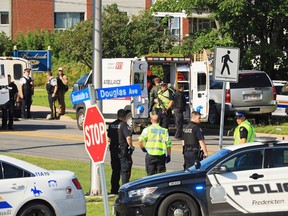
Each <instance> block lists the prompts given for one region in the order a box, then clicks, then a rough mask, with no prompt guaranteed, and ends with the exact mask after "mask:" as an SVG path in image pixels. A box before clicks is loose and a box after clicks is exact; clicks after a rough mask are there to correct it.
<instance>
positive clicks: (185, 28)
mask: <svg viewBox="0 0 288 216" xmlns="http://www.w3.org/2000/svg"><path fill="white" fill-rule="evenodd" d="M182 22H183V29H182V38H185V37H186V35H188V34H189V20H188V19H185V18H183V19H182Z"/></svg>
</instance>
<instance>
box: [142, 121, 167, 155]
mask: <svg viewBox="0 0 288 216" xmlns="http://www.w3.org/2000/svg"><path fill="white" fill-rule="evenodd" d="M146 132H147V133H146ZM139 140H142V141H144V142H145V149H146V150H147V153H148V154H149V155H154V156H161V155H164V154H166V153H167V148H169V147H171V146H172V144H171V140H170V138H169V134H168V129H166V128H162V127H161V126H160V125H159V124H152V125H150V126H149V127H147V128H146V130H145V129H144V131H143V132H142V134H141V135H140V137H139Z"/></svg>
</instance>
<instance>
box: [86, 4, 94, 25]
mask: <svg viewBox="0 0 288 216" xmlns="http://www.w3.org/2000/svg"><path fill="white" fill-rule="evenodd" d="M92 4H93V2H92V0H86V5H87V7H86V14H87V20H88V19H89V18H91V17H92V16H93V14H92V9H93V5H92Z"/></svg>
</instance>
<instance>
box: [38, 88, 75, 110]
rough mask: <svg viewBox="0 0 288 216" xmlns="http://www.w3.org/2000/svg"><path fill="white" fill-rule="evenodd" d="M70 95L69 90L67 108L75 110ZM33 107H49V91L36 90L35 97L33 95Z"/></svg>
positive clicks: (66, 98) (66, 95) (66, 100)
mask: <svg viewBox="0 0 288 216" xmlns="http://www.w3.org/2000/svg"><path fill="white" fill-rule="evenodd" d="M70 94H71V90H69V91H67V92H66V93H65V103H66V108H68V109H72V108H73V105H72V103H71V100H70ZM33 105H35V106H46V107H49V104H48V95H47V91H46V90H45V89H42V88H36V89H35V91H34V95H33V104H32V106H33Z"/></svg>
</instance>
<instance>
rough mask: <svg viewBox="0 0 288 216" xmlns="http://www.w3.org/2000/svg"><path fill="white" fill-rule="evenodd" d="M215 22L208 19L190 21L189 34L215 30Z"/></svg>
mask: <svg viewBox="0 0 288 216" xmlns="http://www.w3.org/2000/svg"><path fill="white" fill-rule="evenodd" d="M215 27H216V25H215V22H214V21H213V20H210V19H198V18H193V19H190V28H189V29H190V33H194V32H197V31H201V30H203V29H209V28H215Z"/></svg>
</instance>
